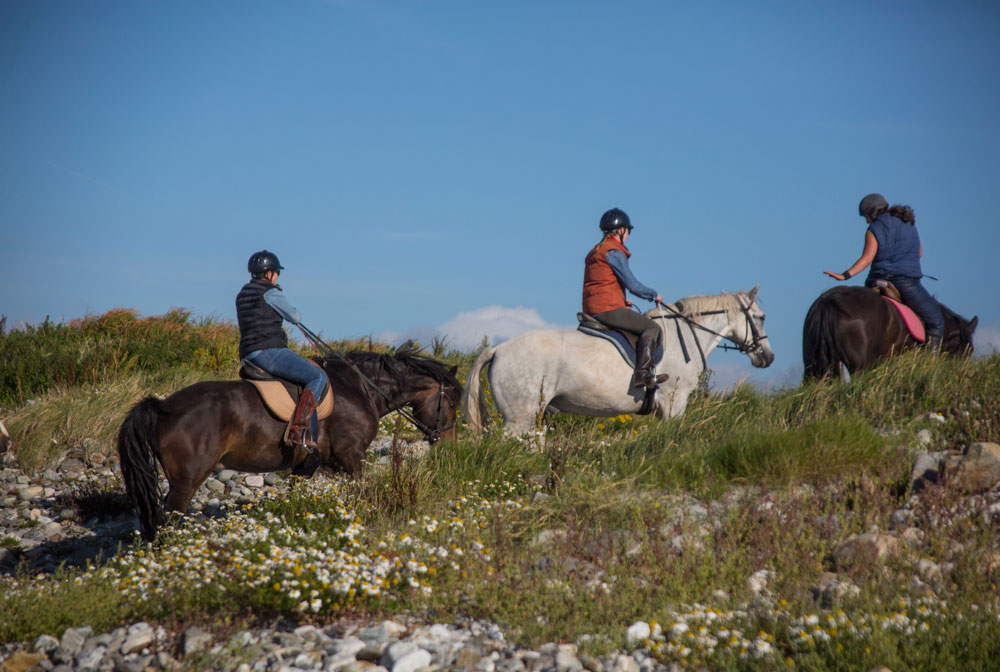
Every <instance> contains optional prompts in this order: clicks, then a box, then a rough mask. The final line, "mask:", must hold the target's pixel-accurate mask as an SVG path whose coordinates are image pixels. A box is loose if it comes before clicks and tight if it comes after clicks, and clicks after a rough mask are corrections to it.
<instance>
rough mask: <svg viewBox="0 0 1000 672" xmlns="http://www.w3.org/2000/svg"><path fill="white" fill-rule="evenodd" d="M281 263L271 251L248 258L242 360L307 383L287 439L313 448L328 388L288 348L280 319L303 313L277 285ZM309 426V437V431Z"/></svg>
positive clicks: (241, 303) (241, 298) (240, 306)
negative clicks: (320, 406)
mask: <svg viewBox="0 0 1000 672" xmlns="http://www.w3.org/2000/svg"><path fill="white" fill-rule="evenodd" d="M283 268H284V266H282V265H281V263H280V262H279V261H278V257H277V256H276V255H275V254H274V253H273V252H268V251H267V250H261V251H260V252H254V253H253V255H252V256H251V257H250V261H249V262H247V270H248V271H250V282H248V283H247V284H245V285H243V288H242V289H241V290H240V293H239V294H237V295H236V320H237V322H239V325H240V362H246V361H249V362H251V363H252V364H255V365H257V366H259V367H260V368H262V369H264V370H265V371H267V372H268V373H271V374H273V375H274V376H275V377H277V378H282V379H284V380H289V381H291V382H293V383H296V384H298V385H302V386H303V390H302V395H301V396H300V397H299V403H298V404H297V405H296V407H295V412H294V413H293V414H292V419H291V421H290V422H289V425H288V430H287V431H286V432H285V442H286V443H288V444H289V445H291V446H302V447H304V448H305V449H306V450H307V451H308V452H313V451H315V449H316V437H317V430H318V422H317V418H316V401H317V400H318V399H319V398H320V396H321V395H322V394H323V389H324V387H326V375H325V374H324V373H323V371H322V370H321V369H320V368H319V367H318V366H316V365H315V364H313V363H312V362H310V361H309V360H308V359H306V358H305V357H303V356H302V355H300V354H298V353H296V352H294V351H292V350H290V349H289V348H288V335H287V334H286V333H285V330H284V329H282V327H281V324H282V321H283V320H288V321H289V322H291V323H292V324H300V323H301V321H302V318H301V315H300V314H299V311H298V310H297V309H296V308H295V307H294V306H292V304H290V303H289V302H288V299H286V298H285V295H284V294H283V293H282V291H281V287H279V286H278V284H277V282H278V275H279V274H280V273H281V271H282V269H283ZM307 425H308V426H309V428H310V432H309V434H310V435H311V436H310V435H307V434H306V427H307Z"/></svg>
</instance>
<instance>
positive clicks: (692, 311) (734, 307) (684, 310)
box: [674, 292, 742, 317]
mask: <svg viewBox="0 0 1000 672" xmlns="http://www.w3.org/2000/svg"><path fill="white" fill-rule="evenodd" d="M674 305H675V306H677V310H678V311H679V312H680V313H681V314H682V315H684V317H693V316H695V315H696V314H698V313H707V312H710V311H713V310H724V311H726V313H739V312H740V311H741V310H742V308H740V303H739V301H737V300H736V295H735V294H733V293H732V292H723V293H722V294H696V295H694V296H685V297H684V298H683V299H678V300H677V301H675V302H674Z"/></svg>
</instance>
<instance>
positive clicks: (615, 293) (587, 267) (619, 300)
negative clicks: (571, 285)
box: [583, 236, 632, 315]
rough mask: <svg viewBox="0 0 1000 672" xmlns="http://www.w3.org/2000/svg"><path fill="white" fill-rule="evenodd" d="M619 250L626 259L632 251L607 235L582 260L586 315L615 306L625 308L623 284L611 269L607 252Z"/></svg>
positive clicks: (611, 308)
mask: <svg viewBox="0 0 1000 672" xmlns="http://www.w3.org/2000/svg"><path fill="white" fill-rule="evenodd" d="M611 250H621V251H622V252H624V253H625V258H626V259H628V258H629V257H631V256H632V253H631V252H629V251H628V248H627V247H625V246H624V245H622V244H621V243H620V242H619V241H618V239H617V238H615V237H614V236H608V237H607V238H605V239H604V240H602V241H601V242H599V243H598V244H597V245H595V246H594V249H592V250H591V251H590V252H589V253H587V258H586V259H585V260H584V268H583V312H585V313H587V314H588V315H596V314H597V313H604V312H607V311H609V310H614V309H615V308H625V307H626V306H625V285H623V284H622V283H621V281H619V280H618V276H617V275H615V272H614V271H613V270H611V264H609V263H608V252H609V251H611Z"/></svg>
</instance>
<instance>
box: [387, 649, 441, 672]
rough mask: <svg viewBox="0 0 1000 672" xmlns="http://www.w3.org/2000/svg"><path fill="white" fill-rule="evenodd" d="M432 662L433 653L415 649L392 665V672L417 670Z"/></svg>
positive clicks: (414, 671) (412, 671) (415, 671)
mask: <svg viewBox="0 0 1000 672" xmlns="http://www.w3.org/2000/svg"><path fill="white" fill-rule="evenodd" d="M430 664H431V654H430V653H428V652H427V651H424V650H423V649H413V650H412V651H410V652H409V653H406V654H405V655H403V656H402V657H400V658H399V659H398V660H397V661H396V662H395V663H394V664H393V666H392V668H391V669H392V672H417V670H419V669H420V668H422V667H427V666H428V665H430Z"/></svg>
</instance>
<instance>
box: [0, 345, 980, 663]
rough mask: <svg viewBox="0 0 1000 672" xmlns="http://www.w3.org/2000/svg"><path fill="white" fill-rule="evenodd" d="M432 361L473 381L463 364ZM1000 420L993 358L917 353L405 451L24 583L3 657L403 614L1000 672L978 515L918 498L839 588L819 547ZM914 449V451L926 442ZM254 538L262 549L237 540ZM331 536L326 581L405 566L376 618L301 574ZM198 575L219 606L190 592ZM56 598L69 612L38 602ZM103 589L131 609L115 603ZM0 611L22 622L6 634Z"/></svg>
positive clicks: (700, 657)
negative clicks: (109, 630) (283, 622)
mask: <svg viewBox="0 0 1000 672" xmlns="http://www.w3.org/2000/svg"><path fill="white" fill-rule="evenodd" d="M366 345H367V344H366V343H364V342H354V343H352V344H350V345H348V346H347V347H353V348H358V347H360V348H365V347H366ZM434 348H435V350H436V351H438V352H439V356H440V357H442V358H445V359H449V358H450V359H449V361H451V362H452V363H455V364H459V365H460V367H461V374H464V373H467V371H468V369H469V366H470V365H471V361H472V359H471V358H470V356H469V355H468V354H462V353H452V352H448V351H447V350H446V344H444V343H440V342H439V343H435V344H434ZM461 374H460V375H461ZM212 375H216V374H215V370H214V369H212V368H211V367H205V368H200V369H195V368H187V367H181V368H180V369H177V370H174V371H173V372H172V373H165V374H159V375H154V374H151V373H143V372H136V371H132V372H130V373H129V374H128V375H119V376H117V377H116V378H115V379H114V381H113V382H110V383H107V384H105V385H104V386H93V385H91V386H89V387H75V388H74V387H66V388H59V389H54V390H52V391H50V392H49V393H48V394H46V395H43V396H40V397H38V399H39V401H38V403H36V404H35V405H33V406H29V407H26V408H23V409H21V410H20V411H19V412H18V413H17V414H15V416H14V417H13V418H11V422H10V423H8V425H9V426H10V427H11V428H12V429H13V430H15V431H17V432H20V434H17V435H16V436H15V439H16V440H19V441H20V444H21V445H23V446H29V445H33V444H32V443H31V442H33V441H38V442H39V444H38V445H39V448H38V449H37V455H38V456H39V458H38V459H39V460H40V461H44V458H45V456H46V455H47V454H48V453H47V449H43V447H42V444H44V443H45V442H46V441H49V442H50V443H51V441H52V440H53V439H55V440H56V442H57V443H59V444H62V443H65V442H68V441H72V440H74V439H73V438H72V437H76V436H83V435H85V434H89V435H91V436H92V437H99V438H100V437H106V436H111V435H113V432H114V431H115V429H116V428H117V424H118V423H119V422H120V419H121V417H122V416H123V415H124V412H125V410H126V409H127V406H128V404H129V403H130V400H131V399H132V398H133V397H138V396H141V395H143V394H145V393H149V392H157V393H166V392H169V391H172V389H175V388H176V387H179V386H183V385H184V384H188V383H189V381H193V380H194V379H196V378H198V377H200V376H212ZM997 399H1000V355H993V356H990V357H987V358H981V359H953V358H949V357H938V356H934V355H930V354H928V353H926V352H920V351H915V352H910V353H907V354H905V355H903V356H901V357H897V358H895V359H894V360H892V361H890V362H887V363H886V364H885V365H883V366H881V367H879V368H876V369H874V370H871V371H868V372H863V373H859V374H857V375H855V376H854V380H853V382H852V384H851V385H849V386H844V385H842V384H841V383H840V382H839V381H836V380H825V381H814V382H810V383H807V384H804V385H802V386H800V387H797V388H789V389H783V390H779V391H777V392H771V393H764V392H761V391H759V390H756V389H754V388H752V387H748V386H740V387H737V388H736V389H734V390H731V391H728V392H725V393H721V394H717V393H712V392H710V391H706V390H701V391H700V392H699V393H698V394H696V395H695V396H694V397H692V399H691V401H690V403H689V405H688V408H687V411H686V412H685V414H684V415H683V416H681V417H679V418H674V419H671V420H669V421H667V422H660V421H657V420H656V419H654V418H649V417H641V418H640V417H632V416H628V415H622V416H618V417H617V418H582V417H577V416H552V417H550V418H548V419H547V421H548V423H549V432H548V435H547V437H546V442H545V444H544V446H538V445H536V444H535V443H534V442H531V441H520V440H517V439H513V438H509V437H505V436H504V435H503V434H502V433H501V432H500V431H499V430H498V428H493V429H492V430H490V431H489V432H487V434H486V435H485V436H483V437H472V436H470V435H467V434H465V433H464V432H463V433H460V437H459V440H458V441H457V442H455V443H451V444H441V445H438V446H436V447H434V448H433V449H432V450H431V451H430V452H429V453H428V454H427V455H426V456H425V457H423V458H421V459H409V458H407V459H403V458H402V457H399V456H397V458H396V459H394V460H392V462H391V463H390V465H389V467H388V468H386V469H380V468H376V467H375V466H374V465H372V466H371V467H370V468H368V469H366V471H365V473H364V475H363V476H362V477H361V478H360V479H358V480H354V481H340V480H337V481H333V482H332V483H331V484H327V485H323V484H321V483H317V482H316V481H312V482H310V483H309V484H308V485H306V486H303V487H301V488H295V489H293V491H292V492H291V493H289V494H287V495H284V496H282V497H280V498H275V499H271V500H267V501H265V502H262V503H260V504H255V505H252V506H250V507H247V508H246V509H245V510H244V511H243V512H241V513H240V514H239V515H238V516H237V515H235V514H233V515H231V516H229V517H228V518H226V519H223V521H221V522H219V523H212V525H217V527H213V528H212V529H208V530H206V529H204V528H199V527H193V528H191V529H190V530H189V531H185V530H176V531H170V532H168V533H167V534H166V536H165V537H164V543H163V545H162V546H159V547H155V548H142V549H138V548H137V549H135V552H134V553H133V554H131V555H126V556H124V557H122V558H119V559H118V560H117V561H115V562H110V563H107V564H104V565H102V566H100V567H97V568H94V569H93V570H89V571H87V572H83V573H80V572H68V573H66V574H60V575H57V576H55V577H51V578H49V579H45V580H43V581H41V582H39V583H37V584H36V583H33V580H32V579H31V578H30V577H28V576H20V577H18V579H17V582H16V583H15V584H11V585H10V586H7V587H4V586H0V639H7V640H10V639H19V640H30V639H31V638H32V637H34V636H36V635H37V634H39V633H41V632H43V631H47V630H46V628H49V627H51V628H57V627H60V626H62V625H64V624H69V623H73V622H81V621H80V619H84V620H88V619H89V620H90V621H91V622H93V623H95V624H98V623H108V622H112V621H113V620H114V615H115V614H118V615H119V616H121V617H122V618H125V617H128V618H145V619H151V620H157V619H165V618H167V616H166V615H167V614H171V613H172V612H174V611H176V610H178V609H179V610H180V612H183V614H182V615H180V616H176V617H174V616H171V617H170V618H173V619H174V620H179V621H181V622H183V621H185V619H190V620H200V621H206V620H207V621H212V620H220V619H221V620H225V619H231V618H232V619H240V618H244V617H246V616H247V614H248V613H250V611H259V612H260V613H261V614H265V615H266V617H268V618H273V617H275V616H285V617H289V618H292V619H296V620H305V621H310V620H311V621H326V620H330V619H336V618H339V617H342V616H345V615H348V614H350V615H358V614H361V615H366V614H371V615H382V614H389V613H394V612H399V611H406V612H410V613H416V614H421V615H423V616H425V617H427V618H433V619H435V620H448V619H451V618H454V617H458V616H462V617H467V616H472V617H482V618H488V619H491V620H494V621H498V622H500V623H501V624H502V625H503V626H504V627H505V628H506V630H507V632H508V636H509V638H511V639H516V640H517V641H520V642H524V643H526V644H533V643H538V642H542V641H566V640H582V641H585V642H587V644H586V647H587V648H588V650H591V651H593V652H595V653H603V652H607V651H609V650H611V649H614V648H618V647H622V646H624V633H625V628H627V626H628V625H629V624H630V623H631V622H633V621H635V620H645V621H655V622H657V623H660V624H662V625H663V628H662V632H661V633H660V634H659V635H654V636H651V638H650V641H649V642H647V645H648V646H649V647H650V649H651V650H652V651H653V652H654V655H656V656H657V657H659V658H660V659H661V660H663V661H665V662H675V663H677V664H679V665H681V666H682V667H683V668H685V669H687V668H690V669H734V670H735V669H775V668H776V667H786V666H787V665H789V664H791V665H793V666H794V667H796V668H798V669H817V670H818V669H869V668H871V667H874V666H876V665H879V664H886V665H889V666H890V667H891V668H893V669H927V670H931V669H945V668H948V669H954V668H956V667H966V668H968V669H991V668H990V667H989V666H991V665H993V664H994V663H995V660H996V656H997V655H998V654H1000V650H998V649H1000V645H998V644H997V642H1000V621H998V619H997V607H998V604H1000V600H998V589H997V586H998V585H1000V556H998V554H997V552H996V548H997V547H998V546H1000V527H998V525H997V524H996V522H995V521H996V518H995V517H994V515H993V514H992V513H991V510H990V504H991V502H992V501H993V500H990V499H987V498H982V497H979V498H976V497H973V498H969V497H967V496H965V495H964V494H962V493H959V492H954V491H951V490H949V489H947V488H931V489H929V490H927V491H925V492H923V493H921V496H920V498H919V500H916V501H917V503H916V504H914V505H913V506H914V511H913V516H914V520H915V521H917V523H918V525H919V526H920V534H922V535H923V541H922V542H919V543H918V542H917V541H913V543H912V545H907V544H903V545H902V547H901V550H900V551H899V554H898V555H896V556H894V557H892V558H889V559H886V560H885V561H884V562H883V563H881V564H878V565H871V566H858V567H853V568H846V569H845V568H840V567H838V566H837V565H836V562H835V561H834V559H833V550H834V548H835V547H836V545H837V543H838V542H840V541H841V540H843V539H844V538H846V537H847V536H848V535H851V534H858V533H865V532H869V531H872V530H877V531H879V532H880V533H885V531H886V530H887V529H888V527H889V520H890V516H891V515H892V513H893V511H895V510H896V509H899V508H900V507H902V506H904V505H906V504H907V502H909V501H911V500H910V495H911V494H912V493H911V492H910V491H909V471H910V467H911V464H912V455H913V453H914V452H916V451H917V450H925V449H928V448H929V449H960V448H962V447H963V446H964V445H965V444H966V443H967V442H969V441H1000V405H998V404H997V401H996V400H997ZM938 414H940V416H939V415H938ZM942 420H943V421H942ZM388 429H389V430H390V431H396V432H397V433H398V432H399V427H398V425H397V426H395V427H388ZM925 429H926V430H928V432H929V437H930V444H929V445H928V446H924V447H920V444H919V439H918V433H919V432H920V431H921V430H925ZM924 440H925V441H926V438H925V439H924ZM102 445H103V443H102ZM108 448H109V449H110V445H109V446H108ZM22 450H24V449H23V448H22ZM33 459H34V458H33ZM324 488H329V489H328V490H326V489H324ZM330 492H335V493H336V495H335V497H332V498H331V495H330V494H329V493H330ZM334 514H336V515H334ZM243 516H246V517H247V518H244V517H243ZM264 527H267V529H268V530H269V532H268V534H267V535H266V538H267V539H268V545H267V548H265V545H264V544H262V542H261V538H259V537H258V538H256V539H251V538H249V537H254V535H257V534H259V533H260V531H261V530H262V529H263V528H264ZM229 528H231V529H229ZM917 537H919V535H917V536H916V537H912V538H913V539H916V538H917ZM345 539H349V540H350V548H351V553H352V557H356V558H358V559H359V560H357V561H355V560H352V561H351V563H354V564H351V563H348V564H345V565H344V567H343V568H341V569H338V570H337V571H338V572H340V571H342V572H345V573H346V574H344V575H345V576H348V577H350V576H353V574H351V572H355V571H356V569H357V567H358V565H357V562H360V558H362V557H364V558H368V559H375V558H384V559H385V560H386V561H387V562H389V563H390V564H391V566H393V567H395V568H404V567H405V568H407V569H406V570H403V569H400V570H399V571H400V572H401V573H400V574H399V575H398V576H394V578H393V579H390V580H389V581H388V582H387V583H386V584H385V585H383V586H382V588H381V589H380V591H379V592H378V594H377V595H373V596H372V597H371V599H368V598H367V597H365V595H364V594H363V593H361V592H358V591H355V592H353V593H352V592H350V591H348V592H346V593H343V595H344V596H346V597H343V596H340V595H339V594H338V595H337V596H331V595H329V594H327V593H325V592H324V591H328V589H329V586H330V585H337V584H338V581H339V580H340V579H341V578H342V577H341V575H338V574H336V572H335V573H334V574H333V575H332V576H328V575H326V574H324V571H325V570H327V569H330V568H331V566H330V565H328V564H324V563H323V562H318V561H315V559H314V558H313V556H312V555H310V554H315V553H318V552H319V549H322V548H326V547H330V548H333V547H340V546H339V545H342V544H344V542H345ZM271 544H274V548H278V551H273V550H268V549H270V548H271ZM324 544H325V545H326V546H324ZM456 549H458V550H461V551H462V554H461V555H459V554H457V553H456V552H455V551H456ZM279 551H280V552H279ZM276 552H279V554H278V555H277V556H275V555H273V554H274V553H276ZM269 553H270V554H271V555H269ZM180 558H185V559H186V560H184V561H180V560H179V559H180ZM191 558H198V559H199V562H201V561H203V564H200V565H198V567H199V571H202V572H204V573H205V574H206V575H209V576H212V577H213V581H212V583H211V585H212V586H218V590H216V589H215V588H213V589H212V591H208V590H207V589H205V588H204V586H203V585H202V584H199V583H198V582H197V581H193V580H192V579H191V577H189V576H188V575H187V574H185V571H187V569H186V568H188V567H190V566H191V564H190V559H191ZM928 560H931V561H933V562H934V563H937V564H938V565H940V567H941V568H942V571H943V572H944V575H943V576H942V577H941V578H940V579H939V580H934V579H932V578H931V577H928V576H927V575H926V574H922V573H921V572H922V571H924V570H922V569H921V567H925V566H926V561H928ZM922 563H923V564H922ZM153 570H155V571H153ZM760 570H767V571H768V572H771V575H770V576H771V579H770V580H769V582H768V586H767V589H766V590H765V591H764V592H763V593H761V594H760V595H755V594H754V592H753V591H752V590H751V589H750V588H749V586H748V582H747V579H748V577H749V576H750V575H752V574H754V573H755V572H758V571H760ZM394 571H395V570H394ZM261 572H265V575H262V574H261ZM288 572H291V574H290V575H286V574H287V573H288ZM408 572H409V573H408ZM829 572H836V576H837V577H838V580H840V581H843V582H845V583H849V584H850V585H851V586H853V587H854V588H855V589H856V591H855V592H853V593H848V594H846V595H845V596H844V597H842V598H838V599H837V600H836V601H835V603H834V604H832V605H831V604H827V603H826V601H827V599H828V598H827V597H824V595H823V594H822V593H821V591H819V590H818V588H817V585H818V582H819V581H820V578H821V577H822V576H824V575H825V573H829ZM299 573H301V575H300V574H299ZM149 577H154V578H155V581H153V582H152V583H150V582H149V581H151V580H152V579H150V578H149ZM918 577H923V580H917V579H918ZM395 579H399V580H400V582H398V583H396V582H394V581H395ZM411 579H412V580H413V583H409V584H408V583H407V582H408V581H410V580H411ZM71 583H72V585H74V586H77V588H76V589H75V592H73V593H72V595H71V596H70V597H68V598H67V599H65V600H60V599H55V598H53V599H49V600H46V601H44V602H41V601H39V600H38V598H37V596H39V595H61V594H62V593H61V592H60V590H61V589H62V587H63V586H67V585H70V584H71ZM352 585H353V584H352ZM199 586H201V587H199ZM114 589H117V590H119V591H123V594H125V595H126V596H127V597H128V599H127V600H124V601H120V602H121V604H120V605H119V604H118V603H116V602H114V601H113V598H112V597H109V594H110V591H112V590H114ZM307 589H308V591H317V593H316V595H315V596H313V593H312V592H307ZM137 591H138V592H137ZM300 593H301V594H300ZM140 597H141V599H140ZM307 599H308V600H313V599H316V600H320V602H309V601H306V600H307ZM303 605H304V606H303ZM5 608H6V613H8V614H12V613H15V614H17V616H16V618H15V617H11V616H8V617H6V619H5V618H4V617H3V616H2V614H3V613H5ZM38 610H44V612H45V613H44V614H42V613H36V611H38ZM116 610H117V611H116ZM709 613H711V616H710V617H709V616H707V615H706V614H709ZM699 619H701V620H699ZM705 619H710V620H705ZM711 619H714V620H711ZM681 623H683V624H684V626H685V627H687V628H688V630H683V629H680V626H679V625H678V624H681ZM705 623H715V625H714V626H713V628H715V629H713V630H712V631H711V632H713V633H715V632H716V630H717V629H718V626H719V624H725V628H726V629H727V630H728V631H729V632H730V635H731V636H732V637H736V638H737V640H738V643H737V645H735V646H728V645H727V647H728V648H727V647H723V646H721V645H720V646H718V647H715V648H709V647H705V648H703V649H702V650H696V648H695V643H694V642H693V640H691V639H690V638H688V639H685V637H687V636H688V635H686V634H685V635H683V636H682V635H681V634H678V633H691V634H692V635H693V634H694V633H697V632H699V630H698V626H699V624H702V625H703V624H705ZM673 625H677V626H678V629H676V630H671V627H672V626H673ZM55 634H58V632H56V633H55ZM584 635H587V637H583V636H584ZM713 636H714V635H713ZM683 646H689V648H688V649H687V650H686V652H684V653H683V655H682V654H681V653H678V651H684V649H683V648H681V649H679V648H677V647H683ZM741 649H746V651H747V652H750V653H747V654H746V655H747V656H749V657H743V656H744V654H743V653H741ZM753 651H765V652H770V653H768V656H769V657H765V658H754V657H753V655H752V652H753ZM789 661H791V662H790V663H789Z"/></svg>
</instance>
